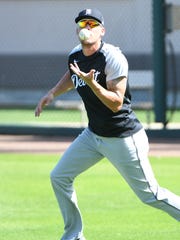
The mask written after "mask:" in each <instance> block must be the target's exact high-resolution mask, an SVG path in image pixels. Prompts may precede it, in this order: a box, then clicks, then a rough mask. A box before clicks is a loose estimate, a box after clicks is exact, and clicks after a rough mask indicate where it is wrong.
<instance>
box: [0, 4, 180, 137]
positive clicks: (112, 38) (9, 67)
mask: <svg viewBox="0 0 180 240" xmlns="http://www.w3.org/2000/svg"><path fill="white" fill-rule="evenodd" d="M157 2H158V3H161V4H162V5H163V6H162V8H161V9H163V8H165V5H166V6H169V5H168V4H173V5H177V4H179V0H168V1H162V0H157V1H154V0H111V1H107V0H99V1H98V0H91V1H88V0H86V1H83V0H79V1H77V0H66V1H63V0H49V1H48V0H46V1H42V0H39V1H38V0H26V1H21V0H19V1H18V0H13V1H11V0H8V1H7V0H6V1H1V0H0V33H1V37H0V133H7V132H8V133H13V131H14V129H16V133H17V132H18V131H21V132H22V129H24V132H26V131H25V129H27V127H29V126H33V127H40V126H46V127H48V128H53V127H62V126H63V127H65V128H66V127H69V126H70V127H84V126H86V125H87V119H86V114H85V112H84V108H83V105H82V103H81V100H80V98H79V96H78V95H77V93H76V92H75V91H71V92H68V93H67V94H64V95H62V96H60V97H58V98H57V99H56V100H55V101H54V102H53V103H52V105H51V106H49V107H48V108H47V109H46V110H45V111H44V112H43V114H42V116H41V117H40V118H35V117H34V109H35V106H36V104H37V102H38V101H39V99H40V98H41V97H42V96H43V95H44V94H45V93H46V92H47V91H48V90H49V89H50V88H51V87H53V86H54V85H55V84H56V83H57V82H58V80H59V79H60V77H61V76H62V74H63V73H64V72H65V71H66V69H67V67H68V66H67V59H68V53H69V52H70V51H71V50H72V48H74V46H76V45H77V44H78V43H79V42H78V38H77V36H76V24H75V22H74V19H75V17H76V16H77V15H78V13H79V11H81V10H82V9H85V8H98V9H99V10H100V11H101V12H102V13H103V15H104V18H105V28H106V35H105V36H104V41H105V42H108V43H112V44H114V45H116V46H119V47H120V48H121V50H122V52H123V53H124V54H125V55H126V57H127V59H128V62H129V82H130V86H131V92H132V106H133V109H134V111H135V112H136V114H137V115H138V117H139V118H140V120H141V121H142V122H143V124H144V125H145V127H146V128H148V129H150V128H153V127H154V126H156V127H157V126H159V124H160V127H163V128H168V127H170V126H171V128H172V126H173V128H180V127H179V125H180V80H179V78H180V44H179V39H180V31H179V29H178V30H174V29H166V26H165V29H163V33H162V35H163V36H164V39H161V40H162V41H164V42H163V44H164V47H165V55H164V56H165V59H162V62H163V61H164V60H165V68H164V69H163V71H164V76H165V78H164V79H163V81H164V82H163V81H162V79H161V81H159V82H160V83H159V84H158V80H157V77H156V80H155V70H154V69H155V67H158V66H157V63H156V61H155V59H156V54H158V48H156V49H155V47H154V46H155V44H156V43H155V42H154V41H156V39H157V38H155V36H154V34H155V33H156V32H157V31H158V29H157V30H156V29H155V28H156V24H157V25H158V24H159V23H158V21H161V20H158V21H157V19H155V18H154V17H155V14H156V13H157V11H156V10H157V9H156V8H157V7H158V5H156V4H157ZM161 14H162V12H161ZM161 14H160V16H161ZM158 16H159V15H158ZM155 21H157V22H155ZM163 26H164V25H163ZM160 43H161V42H160ZM160 46H161V45H160ZM159 62H160V63H161V60H160V61H159ZM154 65H156V66H154ZM159 68H160V67H159ZM156 71H157V70H156ZM160 71H162V69H160ZM156 74H157V73H156ZM161 77H162V75H161ZM157 85H158V91H159V93H158V92H157V90H156V91H155V89H157ZM161 89H162V91H163V94H162V92H161ZM158 98H159V99H158ZM162 98H163V99H162ZM162 105H164V106H162ZM155 106H158V108H157V107H156V108H155ZM158 112H162V115H163V114H164V115H163V116H160V117H157V116H156V115H157V114H158ZM11 127H12V128H11ZM20 128H21V130H20ZM46 131H47V128H46Z"/></svg>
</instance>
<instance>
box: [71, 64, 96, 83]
mask: <svg viewBox="0 0 180 240" xmlns="http://www.w3.org/2000/svg"><path fill="white" fill-rule="evenodd" d="M70 68H71V70H72V71H73V72H74V73H75V74H76V75H77V76H78V77H80V78H81V79H83V80H84V81H85V82H86V83H87V84H88V85H91V83H92V82H93V81H94V73H95V70H94V69H91V70H90V72H88V73H85V72H82V71H81V70H80V69H79V66H78V65H77V63H74V64H72V63H71V64H70Z"/></svg>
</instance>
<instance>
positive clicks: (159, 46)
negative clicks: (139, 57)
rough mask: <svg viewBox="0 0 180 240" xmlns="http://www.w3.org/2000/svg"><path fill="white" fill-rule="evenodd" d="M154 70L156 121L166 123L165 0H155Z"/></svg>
mask: <svg viewBox="0 0 180 240" xmlns="http://www.w3.org/2000/svg"><path fill="white" fill-rule="evenodd" d="M153 70H154V112H155V122H162V123H163V124H164V127H165V125H166V54H165V0H153Z"/></svg>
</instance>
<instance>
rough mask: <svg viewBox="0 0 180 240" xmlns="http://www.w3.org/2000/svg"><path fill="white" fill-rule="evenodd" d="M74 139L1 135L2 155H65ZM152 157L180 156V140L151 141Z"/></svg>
mask: <svg viewBox="0 0 180 240" xmlns="http://www.w3.org/2000/svg"><path fill="white" fill-rule="evenodd" d="M72 141H73V138H72V137H53V136H52V137H45V136H31V135H27V136H22V135H20V136H19V135H18V136H17V135H0V153H50V154H51V153H52V154H53V153H55V154H60V153H63V152H64V151H65V150H66V148H67V147H68V146H69V145H70V144H71V142H72ZM149 155H150V156H180V139H174V140H165V139H155V140H150V151H149Z"/></svg>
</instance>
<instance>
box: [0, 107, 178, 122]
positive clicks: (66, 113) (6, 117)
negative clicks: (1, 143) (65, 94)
mask: <svg viewBox="0 0 180 240" xmlns="http://www.w3.org/2000/svg"><path fill="white" fill-rule="evenodd" d="M135 113H136V115H137V117H138V118H139V120H140V121H141V122H143V123H146V122H147V111H142V110H136V111H135ZM149 113H150V114H149V115H150V121H151V122H153V121H154V113H153V112H152V111H150V112H149ZM0 116H1V118H0V124H1V125H3V124H5V125H7V124H11V125H12V124H13V125H14V124H16V125H21V124H42V123H43V124H44V123H48V124H49V123H51V124H57V123H59V124H61V123H63V124H64V123H78V122H82V115H81V112H80V111H77V110H60V109H49V108H46V109H44V111H43V113H42V115H41V116H40V117H39V118H35V117H34V109H0ZM169 116H170V112H168V113H167V118H168V119H169ZM83 118H85V121H86V114H83ZM171 122H172V123H180V111H176V112H175V113H174V115H173V118H172V121H171Z"/></svg>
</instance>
